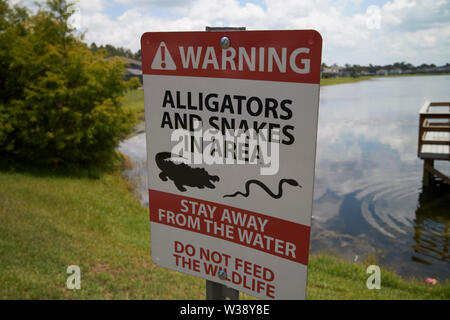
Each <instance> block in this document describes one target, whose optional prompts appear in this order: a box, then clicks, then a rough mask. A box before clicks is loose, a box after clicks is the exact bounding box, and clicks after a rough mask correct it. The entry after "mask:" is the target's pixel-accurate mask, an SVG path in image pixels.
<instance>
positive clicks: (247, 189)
mask: <svg viewBox="0 0 450 320" xmlns="http://www.w3.org/2000/svg"><path fill="white" fill-rule="evenodd" d="M252 183H253V184H256V185H258V186H260V187H261V188H262V189H263V190H264V191H265V192H267V194H268V195H270V196H271V197H272V198H274V199H280V198H281V197H282V196H283V183H287V184H290V185H291V186H294V187H300V188H301V187H302V186H301V185H300V184H299V183H298V182H297V181H295V180H294V179H281V180H280V182H279V183H278V194H275V193H273V192H272V191H271V190H270V189H269V188H268V187H267V186H266V185H265V184H264V183H262V182H261V181H259V180H248V181H247V182H246V183H245V193H243V192H241V191H237V192H235V193H233V194H226V195H224V196H223V197H224V198H227V197H236V196H237V195H242V196H244V197H245V198H247V197H248V196H249V194H250V185H251V184H252Z"/></svg>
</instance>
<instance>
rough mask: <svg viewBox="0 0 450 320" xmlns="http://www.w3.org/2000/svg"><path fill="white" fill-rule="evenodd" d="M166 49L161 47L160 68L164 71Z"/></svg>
mask: <svg viewBox="0 0 450 320" xmlns="http://www.w3.org/2000/svg"><path fill="white" fill-rule="evenodd" d="M165 49H166V47H165V46H161V68H162V69H165V68H166V62H165V61H166V57H165V56H166V50H165Z"/></svg>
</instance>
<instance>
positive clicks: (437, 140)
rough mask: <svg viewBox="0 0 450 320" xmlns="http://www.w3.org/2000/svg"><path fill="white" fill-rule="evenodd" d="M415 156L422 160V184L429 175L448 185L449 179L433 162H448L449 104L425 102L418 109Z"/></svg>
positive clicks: (449, 148)
mask: <svg viewBox="0 0 450 320" xmlns="http://www.w3.org/2000/svg"><path fill="white" fill-rule="evenodd" d="M418 140H419V143H418V148H417V155H418V157H419V158H420V159H422V160H424V164H423V168H424V184H425V185H428V181H429V178H430V174H431V175H434V176H436V177H438V178H440V179H442V180H443V181H445V182H447V183H450V178H449V177H448V176H447V175H445V174H444V173H442V172H440V171H439V170H437V169H436V168H435V167H434V161H435V160H444V161H445V160H447V161H450V102H426V103H425V104H424V105H423V106H422V108H421V109H420V116H419V139H418Z"/></svg>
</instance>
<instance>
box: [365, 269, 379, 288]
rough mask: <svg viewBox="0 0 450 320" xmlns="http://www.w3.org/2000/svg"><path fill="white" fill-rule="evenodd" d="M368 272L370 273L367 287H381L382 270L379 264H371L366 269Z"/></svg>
mask: <svg viewBox="0 0 450 320" xmlns="http://www.w3.org/2000/svg"><path fill="white" fill-rule="evenodd" d="M366 273H367V274H370V276H369V278H367V281H366V287H367V289H369V290H373V289H377V290H379V289H381V270H380V267H379V266H377V265H370V266H368V267H367V269H366Z"/></svg>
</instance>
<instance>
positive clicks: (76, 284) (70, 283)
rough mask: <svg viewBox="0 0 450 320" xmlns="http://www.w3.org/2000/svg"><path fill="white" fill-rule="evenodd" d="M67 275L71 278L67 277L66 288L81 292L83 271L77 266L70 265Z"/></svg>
mask: <svg viewBox="0 0 450 320" xmlns="http://www.w3.org/2000/svg"><path fill="white" fill-rule="evenodd" d="M66 273H67V274H70V276H68V277H67V281H66V287H67V289H69V290H74V289H76V290H80V289H81V270H80V267H79V266H77V265H70V266H68V267H67V270H66Z"/></svg>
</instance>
